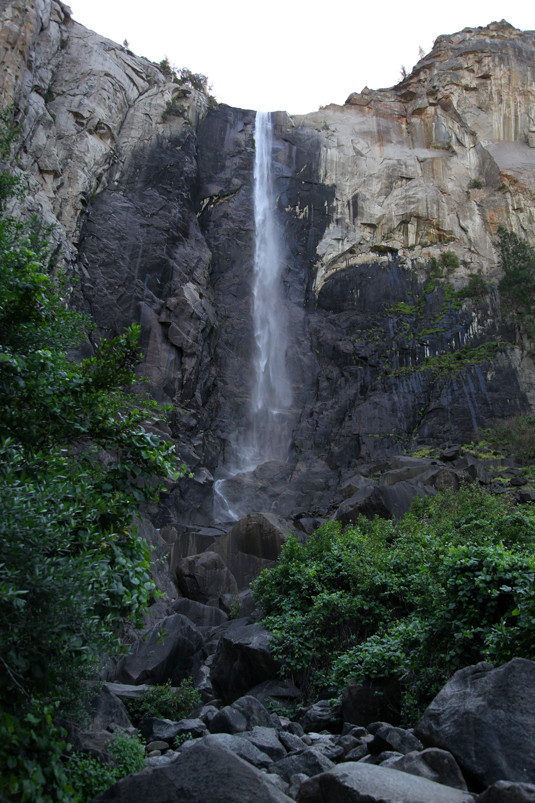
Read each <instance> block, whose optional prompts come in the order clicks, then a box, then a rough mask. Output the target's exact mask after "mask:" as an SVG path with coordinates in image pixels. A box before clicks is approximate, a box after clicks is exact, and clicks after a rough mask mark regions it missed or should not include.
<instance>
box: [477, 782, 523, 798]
mask: <svg viewBox="0 0 535 803" xmlns="http://www.w3.org/2000/svg"><path fill="white" fill-rule="evenodd" d="M476 803H535V784H532V783H511V781H496V783H493V784H492V786H489V787H488V789H485V791H484V792H483V793H482V794H481V795H479V797H477V798H476Z"/></svg>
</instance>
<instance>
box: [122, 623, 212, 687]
mask: <svg viewBox="0 0 535 803" xmlns="http://www.w3.org/2000/svg"><path fill="white" fill-rule="evenodd" d="M202 646H203V638H202V635H201V633H200V632H199V630H198V629H197V628H196V627H195V625H194V624H193V623H192V622H191V621H190V620H189V619H187V618H186V617H185V616H182V615H181V614H179V613H175V614H173V615H172V616H167V617H166V618H165V619H163V620H162V621H161V622H160V623H158V624H156V625H154V626H153V627H152V629H151V630H150V631H149V633H148V634H147V636H146V637H144V638H142V639H141V640H140V641H138V643H137V645H136V647H135V649H134V650H133V652H131V653H130V654H129V655H125V656H123V658H121V660H120V661H119V663H118V665H117V668H116V670H115V679H116V680H117V681H119V682H120V683H126V684H133V685H138V684H140V683H147V682H148V683H151V684H155V683H164V682H165V681H167V680H171V683H173V684H174V685H178V684H179V683H180V681H182V680H184V679H185V678H187V677H189V676H190V675H191V674H192V672H193V671H194V669H195V668H196V666H197V665H200V662H201V658H202V653H201V651H202Z"/></svg>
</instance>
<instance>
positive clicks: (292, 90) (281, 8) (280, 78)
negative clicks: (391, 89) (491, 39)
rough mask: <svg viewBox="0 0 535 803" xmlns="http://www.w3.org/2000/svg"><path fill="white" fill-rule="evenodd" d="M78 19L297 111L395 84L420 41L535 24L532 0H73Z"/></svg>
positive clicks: (245, 101)
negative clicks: (494, 26) (498, 25)
mask: <svg viewBox="0 0 535 803" xmlns="http://www.w3.org/2000/svg"><path fill="white" fill-rule="evenodd" d="M67 2H68V4H69V5H70V7H71V9H72V11H73V16H74V18H75V19H76V20H77V21H78V22H81V23H82V24H83V25H85V26H87V27H88V28H92V29H93V30H94V31H97V32H98V33H100V34H102V35H103V36H107V37H109V38H110V39H113V40H114V41H116V42H122V41H123V40H124V39H127V40H128V42H129V44H130V48H131V49H132V50H133V51H134V52H135V53H137V54H138V55H140V56H146V57H147V58H149V59H151V60H152V61H161V60H162V58H164V56H167V57H168V58H169V61H170V62H171V64H172V65H173V66H175V67H188V68H189V69H190V70H193V72H200V73H203V74H204V75H207V76H208V78H209V80H210V83H211V84H212V87H213V89H212V92H213V94H214V95H215V96H216V98H217V100H218V101H220V102H222V103H228V104H230V105H232V106H240V107H243V108H252V109H261V110H264V111H275V110H277V109H285V110H286V111H288V112H290V113H294V114H299V113H304V112H310V111H315V110H317V109H318V108H319V106H320V105H322V106H324V105H327V104H328V103H343V102H344V101H345V99H346V98H347V96H348V95H349V94H350V93H351V92H358V91H360V90H361V89H362V88H363V87H364V86H368V87H370V88H372V89H378V88H380V87H388V86H393V85H394V84H396V83H397V82H398V81H399V80H400V75H401V67H402V65H403V66H404V67H405V68H406V69H407V70H410V69H411V68H412V67H413V66H414V64H415V63H416V62H417V61H418V52H419V48H420V47H421V48H423V50H424V51H425V52H426V53H427V52H428V51H429V50H430V49H431V47H432V45H433V41H434V39H435V38H436V37H437V36H439V35H440V34H443V33H454V32H455V31H459V30H461V29H462V28H465V27H467V26H471V27H476V26H479V25H488V23H489V22H492V21H493V20H500V19H503V18H505V19H506V20H507V21H508V22H510V23H511V24H512V25H514V26H515V27H517V28H521V29H523V30H533V29H534V28H535V4H534V5H532V4H531V2H530V0H508V2H505V3H504V2H503V1H502V2H497V1H495V0H470V2H467V0H446V1H445V2H440V3H437V2H433V1H432V0H425V2H424V1H423V0H417V1H416V2H410V0H409V2H400V0H397V1H396V2H389V0H382V2H370V1H368V2H362V1H361V2H358V1H357V0H346V1H345V2H341V0H323V2H322V3H317V2H314V1H313V0H267V2H264V3H258V2H255V0H187V2H184V0H71V1H70V2H69V0H67Z"/></svg>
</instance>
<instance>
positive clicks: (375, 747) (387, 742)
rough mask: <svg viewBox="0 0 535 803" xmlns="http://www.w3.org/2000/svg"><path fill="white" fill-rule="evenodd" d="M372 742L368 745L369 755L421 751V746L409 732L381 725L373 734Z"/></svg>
mask: <svg viewBox="0 0 535 803" xmlns="http://www.w3.org/2000/svg"><path fill="white" fill-rule="evenodd" d="M373 736H374V738H373V741H372V742H371V743H370V745H369V750H370V753H381V752H382V751H383V750H397V752H398V753H402V754H405V753H410V752H411V751H412V750H423V744H422V743H421V741H420V740H419V739H417V738H416V736H414V734H412V733H411V732H410V731H407V730H405V729H404V728H395V727H393V726H392V725H388V724H386V723H385V724H382V725H380V726H379V727H378V728H376V729H375V730H374V732H373Z"/></svg>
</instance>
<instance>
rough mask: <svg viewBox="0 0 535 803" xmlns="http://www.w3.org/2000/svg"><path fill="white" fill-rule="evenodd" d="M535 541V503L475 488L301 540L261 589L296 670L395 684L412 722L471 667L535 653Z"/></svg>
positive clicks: (286, 666)
mask: <svg viewBox="0 0 535 803" xmlns="http://www.w3.org/2000/svg"><path fill="white" fill-rule="evenodd" d="M534 538H535V510H534V509H533V506H529V505H527V506H522V507H515V506H514V505H513V504H512V503H511V502H510V501H507V500H506V499H505V498H504V497H497V496H491V495H489V494H487V493H485V492H484V491H482V490H480V489H479V488H476V487H464V488H461V490H460V491H459V492H458V493H457V494H453V493H450V494H437V496H435V497H434V498H432V499H426V500H417V501H416V502H415V503H414V505H413V508H412V509H411V511H410V512H409V513H408V514H407V515H406V516H405V517H404V518H403V519H402V520H401V521H400V522H399V523H398V524H394V523H393V522H390V521H384V520H379V519H378V520H375V521H373V522H369V521H368V520H366V519H361V520H360V521H359V524H358V526H354V527H348V528H346V530H345V531H343V530H342V529H341V528H340V526H339V525H338V524H337V523H335V522H329V523H328V524H327V525H325V526H324V527H322V528H321V529H320V530H318V531H317V532H316V533H314V535H313V536H311V538H310V539H309V540H308V541H307V543H306V544H305V545H304V546H303V545H300V544H299V543H298V542H297V539H296V538H295V536H291V537H290V538H289V539H288V541H287V544H286V545H285V547H284V548H283V551H282V554H281V556H280V558H279V561H278V564H277V566H276V567H275V568H274V569H273V570H270V571H268V570H266V571H264V572H263V573H262V574H261V575H260V577H259V579H258V580H257V581H256V583H255V584H254V593H255V597H256V598H257V600H258V601H259V603H260V605H261V607H262V610H263V612H264V615H265V619H264V622H265V624H266V626H267V627H268V628H269V629H270V630H271V633H272V635H271V647H272V650H273V652H274V654H275V655H276V657H277V658H279V660H280V661H281V663H282V668H283V672H284V673H285V674H286V675H292V676H293V677H294V679H295V680H297V681H298V682H299V683H300V684H301V685H302V686H304V687H305V688H306V689H307V690H312V691H313V692H314V693H316V694H317V692H318V690H320V689H321V688H322V687H327V688H329V689H332V688H333V687H334V688H338V689H341V688H342V687H343V685H344V684H345V682H346V681H347V680H348V679H349V678H350V677H357V678H360V679H365V678H376V679H384V678H387V677H395V678H397V680H398V681H399V682H400V683H401V685H402V688H403V692H404V693H403V701H402V714H403V716H404V717H405V718H406V719H407V721H410V720H411V719H412V718H414V716H416V715H417V713H418V712H419V711H420V710H421V708H422V707H423V706H425V705H426V704H427V702H429V700H430V699H431V697H432V696H433V695H434V694H435V693H436V692H437V691H438V689H439V688H440V686H441V685H442V684H443V683H444V681H445V680H446V679H447V678H448V676H449V675H451V674H452V673H453V672H454V671H456V670H457V669H458V668H460V667H461V666H463V665H466V664H469V663H473V662H476V661H480V660H482V659H487V660H491V661H494V662H497V663H500V662H504V661H507V660H509V659H510V658H511V657H512V656H513V655H520V656H523V657H526V658H535V548H534Z"/></svg>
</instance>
